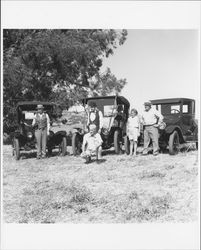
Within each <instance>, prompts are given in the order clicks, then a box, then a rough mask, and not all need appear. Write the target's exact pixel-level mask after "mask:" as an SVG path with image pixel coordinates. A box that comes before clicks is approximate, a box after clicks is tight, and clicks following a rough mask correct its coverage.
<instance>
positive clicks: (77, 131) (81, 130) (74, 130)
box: [72, 127, 85, 135]
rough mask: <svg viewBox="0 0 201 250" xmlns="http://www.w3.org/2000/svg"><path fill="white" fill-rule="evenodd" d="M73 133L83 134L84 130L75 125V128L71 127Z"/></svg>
mask: <svg viewBox="0 0 201 250" xmlns="http://www.w3.org/2000/svg"><path fill="white" fill-rule="evenodd" d="M74 133H78V134H80V135H84V133H85V131H84V129H82V128H79V127H76V128H73V131H72V134H74Z"/></svg>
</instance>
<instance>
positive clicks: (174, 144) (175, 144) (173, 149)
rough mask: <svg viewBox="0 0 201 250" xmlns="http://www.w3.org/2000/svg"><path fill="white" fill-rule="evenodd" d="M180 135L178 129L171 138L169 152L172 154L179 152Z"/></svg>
mask: <svg viewBox="0 0 201 250" xmlns="http://www.w3.org/2000/svg"><path fill="white" fill-rule="evenodd" d="M179 146H180V143H179V135H178V133H177V131H174V132H173V133H172V134H171V135H170V138H169V153H170V155H176V154H178V153H179V148H180V147H179Z"/></svg>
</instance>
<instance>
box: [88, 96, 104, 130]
mask: <svg viewBox="0 0 201 250" xmlns="http://www.w3.org/2000/svg"><path fill="white" fill-rule="evenodd" d="M90 124H95V125H96V129H97V132H98V133H99V134H100V133H101V130H102V127H103V114H102V112H101V111H100V110H99V109H98V108H97V105H96V103H95V102H93V101H91V102H89V112H88V120H87V126H88V127H89V126H90Z"/></svg>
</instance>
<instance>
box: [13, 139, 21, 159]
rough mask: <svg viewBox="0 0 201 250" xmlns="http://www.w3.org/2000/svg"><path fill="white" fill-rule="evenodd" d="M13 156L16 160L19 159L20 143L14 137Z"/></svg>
mask: <svg viewBox="0 0 201 250" xmlns="http://www.w3.org/2000/svg"><path fill="white" fill-rule="evenodd" d="M14 156H15V159H16V160H19V159H20V144H19V139H17V138H15V139H14Z"/></svg>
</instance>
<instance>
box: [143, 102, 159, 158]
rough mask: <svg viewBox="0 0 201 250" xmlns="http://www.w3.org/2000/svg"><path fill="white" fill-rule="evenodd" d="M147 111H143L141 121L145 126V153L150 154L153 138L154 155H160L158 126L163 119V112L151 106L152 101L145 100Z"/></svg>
mask: <svg viewBox="0 0 201 250" xmlns="http://www.w3.org/2000/svg"><path fill="white" fill-rule="evenodd" d="M144 106H145V111H144V112H143V113H142V117H141V121H142V124H143V127H144V149H143V153H142V154H143V155H147V154H148V147H149V143H150V139H152V143H153V155H155V156H156V155H158V151H159V145H158V139H159V133H158V126H159V124H160V123H161V122H162V121H163V116H162V114H161V113H160V112H159V111H158V110H156V109H153V108H152V106H151V102H145V103H144Z"/></svg>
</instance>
